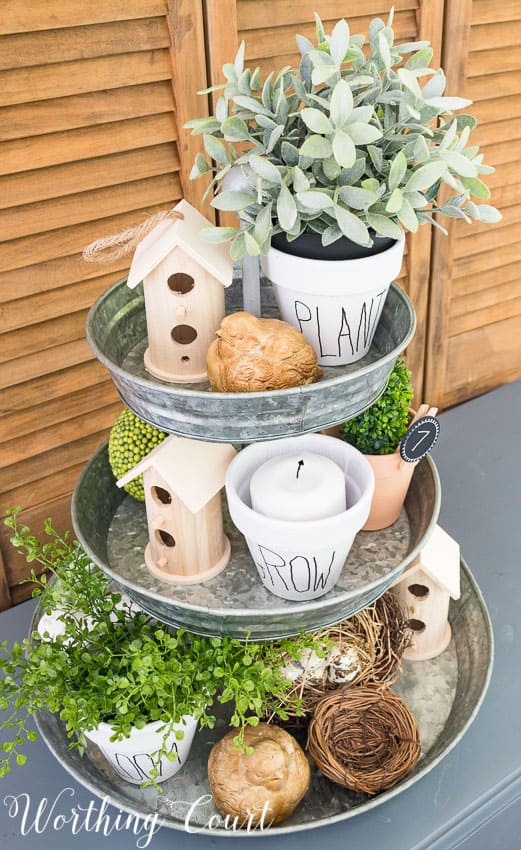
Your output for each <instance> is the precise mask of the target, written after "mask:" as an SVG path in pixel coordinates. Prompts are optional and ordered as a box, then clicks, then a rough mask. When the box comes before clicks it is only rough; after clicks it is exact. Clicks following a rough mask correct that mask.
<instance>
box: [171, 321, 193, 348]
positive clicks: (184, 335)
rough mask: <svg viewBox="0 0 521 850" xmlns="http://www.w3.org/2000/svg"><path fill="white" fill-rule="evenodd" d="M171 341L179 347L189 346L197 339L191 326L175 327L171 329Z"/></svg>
mask: <svg viewBox="0 0 521 850" xmlns="http://www.w3.org/2000/svg"><path fill="white" fill-rule="evenodd" d="M171 335H172V339H173V340H174V342H178V343H180V344H181V345H190V343H191V342H193V341H194V339H197V331H196V329H195V328H192V327H191V325H176V326H175V328H173V329H172V334H171Z"/></svg>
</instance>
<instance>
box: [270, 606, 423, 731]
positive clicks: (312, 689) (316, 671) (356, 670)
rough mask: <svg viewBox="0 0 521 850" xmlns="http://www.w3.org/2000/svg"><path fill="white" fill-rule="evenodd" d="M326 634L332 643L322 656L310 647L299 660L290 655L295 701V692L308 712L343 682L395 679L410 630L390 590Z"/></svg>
mask: <svg viewBox="0 0 521 850" xmlns="http://www.w3.org/2000/svg"><path fill="white" fill-rule="evenodd" d="M321 636H322V637H323V639H324V647H326V646H327V647H329V648H327V649H326V648H324V653H323V657H319V656H318V655H317V653H315V652H312V651H310V650H305V651H304V652H303V653H302V655H301V656H300V658H299V659H298V660H295V659H292V658H288V660H287V662H286V665H285V668H284V672H285V673H286V675H287V676H288V678H291V679H292V680H293V681H294V687H293V689H292V691H291V693H290V699H291V701H292V702H293V699H294V696H295V695H297V696H298V697H300V699H301V700H302V709H303V710H304V712H306V714H308V715H309V714H312V712H313V709H314V707H315V705H316V704H317V702H319V700H321V699H322V698H323V697H324V696H326V695H327V694H328V693H330V692H331V691H333V690H336V689H338V688H339V687H341V686H346V685H349V686H353V685H357V684H362V683H364V684H369V683H374V684H391V683H392V682H393V681H395V680H396V679H397V677H398V675H399V671H400V661H401V657H402V654H403V652H404V650H405V649H406V647H407V646H408V643H409V640H410V631H409V629H408V627H407V621H406V618H405V616H404V613H403V611H402V609H401V607H400V604H399V602H398V600H397V598H396V596H394V594H392V593H385V594H384V595H383V596H382V597H381V598H380V599H378V601H377V602H375V603H374V604H373V605H370V606H369V607H368V608H364V609H363V611H360V612H359V613H358V614H355V615H354V616H353V617H351V618H350V619H349V620H344V621H342V622H341V623H337V624H336V625H334V626H331V628H329V629H327V630H326V631H324V632H323V633H322V635H321ZM317 637H320V635H317Z"/></svg>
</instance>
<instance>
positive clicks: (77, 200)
mask: <svg viewBox="0 0 521 850" xmlns="http://www.w3.org/2000/svg"><path fill="white" fill-rule="evenodd" d="M181 195H182V192H181V186H180V183H179V177H178V175H177V174H176V173H174V174H165V175H161V176H159V177H150V178H147V179H145V180H136V181H133V182H132V183H125V184H124V185H122V186H109V187H107V188H104V189H95V190H93V191H92V192H81V193H79V194H78V195H69V196H68V198H67V199H66V200H62V199H56V200H50V201H41V202H39V203H35V204H27V205H25V206H23V207H15V208H13V209H10V210H8V211H6V210H2V211H0V236H1V237H2V239H4V240H16V239H20V238H21V237H23V236H28V235H29V234H33V233H41V232H43V231H45V232H48V231H50V230H57V229H59V228H62V227H67V226H70V225H73V224H83V223H84V222H87V221H93V220H94V219H96V218H105V217H106V216H114V215H118V213H124V212H125V211H126V210H128V209H132V208H133V207H135V206H137V205H138V204H139V205H141V204H145V205H147V204H152V203H158V204H162V203H165V202H166V201H168V200H170V199H171V198H180V197H181Z"/></svg>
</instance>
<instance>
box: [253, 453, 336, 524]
mask: <svg viewBox="0 0 521 850" xmlns="http://www.w3.org/2000/svg"><path fill="white" fill-rule="evenodd" d="M250 495H251V505H252V508H253V510H254V511H257V512H258V513H260V514H263V515H264V516H267V517H272V518H273V519H283V520H290V521H293V522H305V521H306V520H313V519H324V517H330V516H335V515H336V514H340V513H342V511H345V510H346V508H347V504H346V482H345V477H344V473H343V471H342V470H341V469H340V467H339V466H337V464H336V463H335V462H334V461H332V460H330V459H329V458H328V457H324V456H323V455H319V454H315V453H314V452H303V453H302V454H298V455H297V454H295V455H277V456H276V457H272V458H271V460H268V461H266V463H264V464H263V465H262V466H260V467H259V468H258V469H257V470H256V471H255V472H254V473H253V475H252V477H251V482H250Z"/></svg>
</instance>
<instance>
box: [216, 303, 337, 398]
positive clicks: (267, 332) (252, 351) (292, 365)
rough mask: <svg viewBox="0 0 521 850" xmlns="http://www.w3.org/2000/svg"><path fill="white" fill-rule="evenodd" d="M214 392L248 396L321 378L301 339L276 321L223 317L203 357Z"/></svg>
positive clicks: (248, 315) (246, 316)
mask: <svg viewBox="0 0 521 850" xmlns="http://www.w3.org/2000/svg"><path fill="white" fill-rule="evenodd" d="M206 366H207V370H208V380H209V381H210V386H211V388H212V390H214V391H215V392H225V393H226V392H228V393H248V392H259V391H260V392H262V391H263V390H282V389H285V388H286V387H298V386H300V385H301V384H313V383H314V382H315V381H317V380H318V379H319V378H320V377H322V375H323V374H324V373H323V371H322V369H321V368H320V366H318V365H317V355H316V353H315V351H314V349H313V348H312V347H311V345H310V344H309V343H308V342H306V340H305V338H304V335H303V334H301V333H300V331H298V330H297V329H296V328H294V327H292V325H289V324H288V323H287V322H282V321H280V319H258V318H257V317H256V316H252V314H251V313H245V312H240V313H232V314H231V315H230V316H225V318H224V319H223V320H222V322H221V326H220V328H219V330H218V331H217V339H216V340H214V341H213V342H212V344H211V345H210V348H209V349H208V354H207V358H206Z"/></svg>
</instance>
